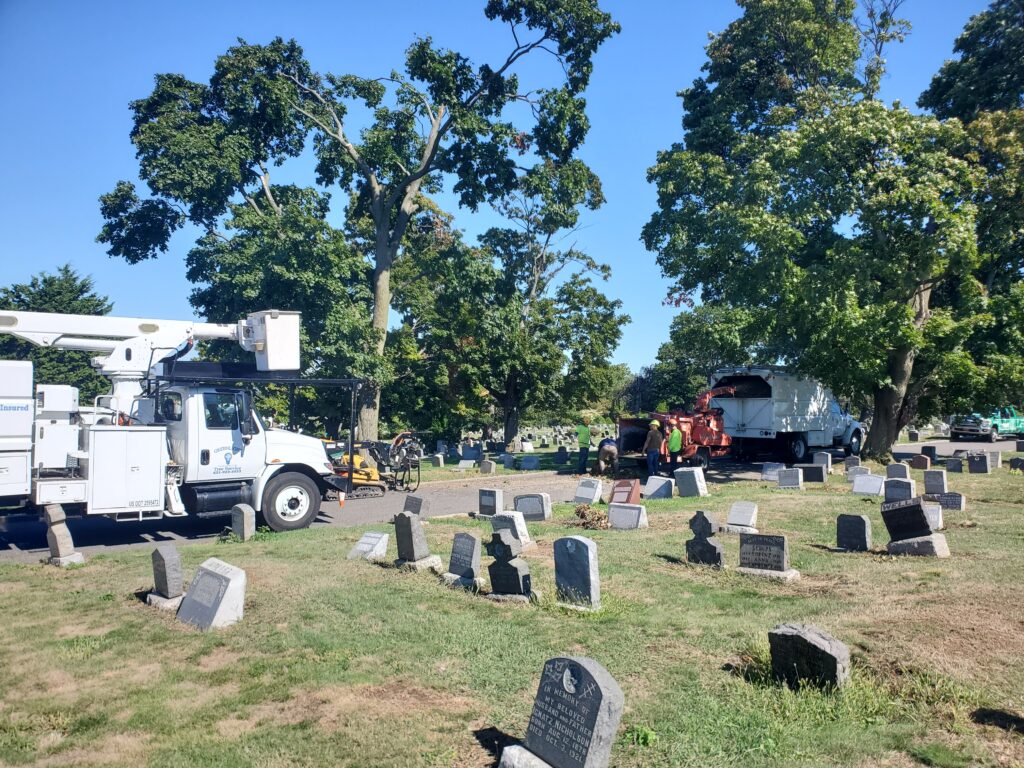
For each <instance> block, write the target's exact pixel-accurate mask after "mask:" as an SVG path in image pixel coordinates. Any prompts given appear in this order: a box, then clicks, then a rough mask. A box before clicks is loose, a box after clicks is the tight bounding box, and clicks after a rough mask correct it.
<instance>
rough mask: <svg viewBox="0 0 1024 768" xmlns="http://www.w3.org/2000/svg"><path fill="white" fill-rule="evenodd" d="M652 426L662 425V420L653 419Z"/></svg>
mask: <svg viewBox="0 0 1024 768" xmlns="http://www.w3.org/2000/svg"><path fill="white" fill-rule="evenodd" d="M651 426H652V427H660V426H661V422H660V421H658V420H657V419H651Z"/></svg>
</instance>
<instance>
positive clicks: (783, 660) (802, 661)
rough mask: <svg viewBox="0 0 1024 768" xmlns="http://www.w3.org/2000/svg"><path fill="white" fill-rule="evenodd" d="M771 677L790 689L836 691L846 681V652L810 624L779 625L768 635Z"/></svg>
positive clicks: (834, 639)
mask: <svg viewBox="0 0 1024 768" xmlns="http://www.w3.org/2000/svg"><path fill="white" fill-rule="evenodd" d="M768 645H769V647H770V648H771V654H772V675H773V676H774V677H775V679H776V680H781V681H783V682H785V683H786V684H787V685H788V686H789V687H790V688H794V689H797V688H800V686H801V685H804V684H806V683H811V684H812V685H816V686H818V687H820V688H839V687H840V686H842V685H843V684H844V683H846V682H847V681H848V680H849V679H850V649H849V648H848V647H847V646H846V644H845V643H843V642H840V641H839V640H837V639H836V638H834V637H833V636H832V635H830V634H828V633H827V632H824V631H822V630H821V629H818V628H817V627H815V626H813V625H811V624H780V625H779V626H777V627H775V629H773V630H772V631H771V632H769V633H768Z"/></svg>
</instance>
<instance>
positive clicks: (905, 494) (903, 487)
mask: <svg viewBox="0 0 1024 768" xmlns="http://www.w3.org/2000/svg"><path fill="white" fill-rule="evenodd" d="M890 466H892V465H891V464H890ZM916 488H917V483H916V481H914V480H903V479H902V478H898V477H893V478H890V479H888V480H886V481H885V500H886V501H906V500H907V499H912V498H914V496H916V495H917V490H916Z"/></svg>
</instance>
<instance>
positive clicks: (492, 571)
mask: <svg viewBox="0 0 1024 768" xmlns="http://www.w3.org/2000/svg"><path fill="white" fill-rule="evenodd" d="M485 548H486V549H487V554H488V555H490V556H491V557H493V558H494V562H493V563H491V564H490V565H489V566H487V573H488V575H490V577H491V593H490V594H489V595H488V596H487V597H488V598H490V599H491V600H498V601H517V602H528V601H529V599H530V596H531V594H532V593H533V590H532V588H531V583H530V566H529V565H528V564H527V563H526V561H525V560H523V559H522V558H521V557H519V554H520V553H521V552H522V551H523V546H522V544H520V543H519V539H517V538H516V537H515V536H513V535H512V531H510V530H508V529H507V528H502V529H501V530H498V531H495V532H494V533H493V534H492V536H491V540H490V541H489V542H487V544H486V545H485Z"/></svg>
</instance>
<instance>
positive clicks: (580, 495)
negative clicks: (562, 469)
mask: <svg viewBox="0 0 1024 768" xmlns="http://www.w3.org/2000/svg"><path fill="white" fill-rule="evenodd" d="M603 489H604V486H603V485H602V483H601V481H600V480H598V479H597V478H596V477H581V478H580V482H579V484H578V485H577V486H576V495H575V496H574V497H573V503H575V504H596V503H597V502H599V501H600V500H601V492H602V491H603Z"/></svg>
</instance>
